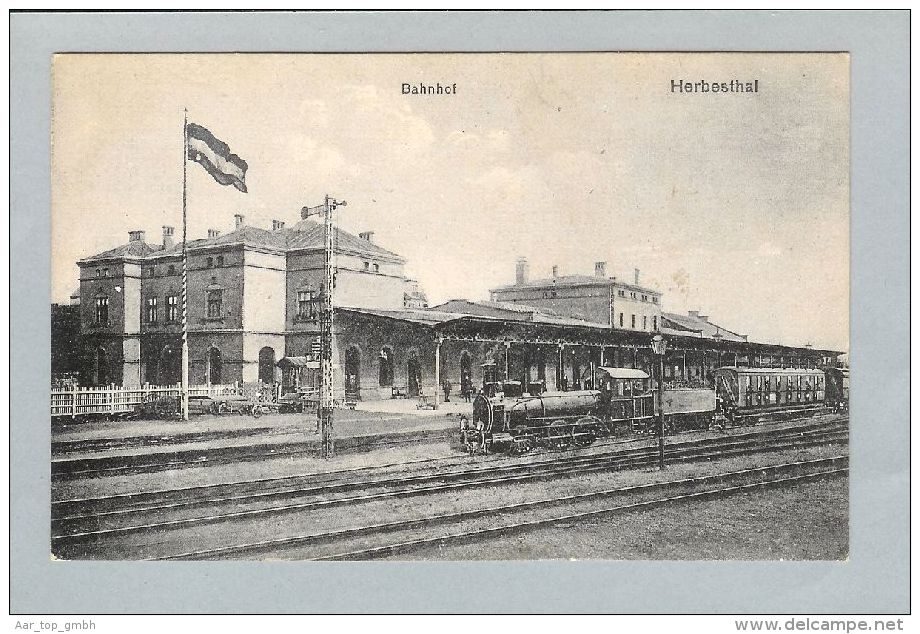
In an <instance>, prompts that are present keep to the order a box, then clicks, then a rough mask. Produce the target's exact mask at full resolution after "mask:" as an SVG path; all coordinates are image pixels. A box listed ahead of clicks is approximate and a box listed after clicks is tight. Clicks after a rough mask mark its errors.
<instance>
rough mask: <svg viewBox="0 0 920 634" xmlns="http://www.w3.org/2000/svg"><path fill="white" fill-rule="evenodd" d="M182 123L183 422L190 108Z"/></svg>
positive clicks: (184, 408) (184, 415) (185, 416)
mask: <svg viewBox="0 0 920 634" xmlns="http://www.w3.org/2000/svg"><path fill="white" fill-rule="evenodd" d="M184 110H185V116H184V119H183V123H182V420H188V252H187V249H186V245H187V243H188V240H187V237H188V223H187V220H186V215H187V214H186V208H187V199H188V194H187V192H188V177H187V172H188V108H185V109H184Z"/></svg>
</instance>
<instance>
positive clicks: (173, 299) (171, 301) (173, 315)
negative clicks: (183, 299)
mask: <svg viewBox="0 0 920 634" xmlns="http://www.w3.org/2000/svg"><path fill="white" fill-rule="evenodd" d="M166 321H167V322H175V321H179V296H178V295H167V296H166Z"/></svg>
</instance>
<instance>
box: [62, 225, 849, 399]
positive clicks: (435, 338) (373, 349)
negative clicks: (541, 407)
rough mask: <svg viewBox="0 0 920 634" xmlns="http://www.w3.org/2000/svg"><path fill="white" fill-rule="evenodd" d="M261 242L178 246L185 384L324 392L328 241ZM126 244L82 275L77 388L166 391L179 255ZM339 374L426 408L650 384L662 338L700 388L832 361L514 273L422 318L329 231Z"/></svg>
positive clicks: (320, 236) (388, 267)
mask: <svg viewBox="0 0 920 634" xmlns="http://www.w3.org/2000/svg"><path fill="white" fill-rule="evenodd" d="M272 224H273V226H272V228H271V229H262V228H257V227H252V226H249V225H247V224H246V223H245V219H244V218H243V216H237V217H236V220H235V226H234V229H233V230H232V231H230V232H228V233H226V234H221V233H220V232H219V231H218V230H216V229H212V230H209V231H208V236H207V237H206V238H202V239H197V240H191V241H189V243H188V329H189V371H190V374H189V379H190V382H191V383H192V384H193V385H202V384H208V383H210V384H225V383H232V382H236V381H239V382H244V383H246V382H248V383H254V382H262V383H267V384H278V383H280V384H281V385H282V388H283V389H284V390H290V389H294V388H296V387H303V386H305V385H306V386H312V385H316V384H317V382H318V379H319V377H318V371H317V368H318V362H317V358H316V356H315V353H316V351H317V349H318V345H317V344H318V338H319V311H320V306H321V301H322V296H323V293H324V292H325V289H324V288H323V260H324V258H323V249H324V243H325V235H324V234H325V229H324V226H323V225H321V224H319V223H316V222H313V221H311V220H307V219H301V220H300V221H299V222H297V223H296V224H294V225H292V226H290V227H286V226H285V223H284V222H282V221H280V220H276V221H274V222H273V223H272ZM173 233H174V232H173V229H172V227H163V235H162V240H161V241H159V242H158V243H156V244H151V243H148V242H147V241H146V237H145V232H143V231H133V232H131V233H130V234H129V240H128V241H127V242H126V243H125V244H122V245H120V246H118V247H115V248H113V249H111V250H108V251H105V252H103V253H99V254H96V255H93V256H90V257H87V258H84V259H82V260H80V261H79V262H78V265H79V268H80V290H79V297H78V301H75V302H74V303H75V304H77V303H78V305H79V308H78V309H77V310H79V315H80V320H79V321H80V339H79V341H80V359H81V364H82V372H81V374H82V377H81V382H82V383H83V384H86V385H105V384H111V383H115V384H122V385H140V384H145V383H150V384H160V385H167V384H175V383H177V382H178V381H179V380H180V375H181V320H182V314H181V310H182V306H181V289H182V278H181V274H182V270H181V269H182V263H181V253H182V250H181V244H177V243H176V242H175V241H174V237H173ZM335 249H336V263H337V273H336V287H335V305H336V311H335V319H334V332H335V335H336V342H335V343H336V345H335V348H334V359H333V362H334V367H335V376H336V386H335V387H336V392H337V394H338V395H339V397H340V398H349V399H361V400H374V399H389V398H393V397H402V396H408V397H411V396H416V395H419V394H428V395H431V394H433V392H434V391H435V390H437V389H439V387H440V386H442V385H443V383H444V381H445V380H449V381H450V382H451V384H452V386H453V390H454V392H455V393H468V392H471V391H474V390H476V389H477V388H478V387H480V386H481V385H482V383H483V381H484V380H485V379H486V378H489V379H496V380H502V379H517V380H520V381H521V382H522V383H523V384H524V385H527V386H529V385H531V384H538V385H539V386H540V389H550V390H552V389H576V388H583V387H589V386H591V382H592V380H593V379H592V377H593V376H594V372H593V369H594V368H595V367H598V366H618V367H632V368H640V369H645V370H647V371H650V372H651V370H652V368H653V364H654V363H655V362H656V359H655V357H654V356H653V354H652V352H651V348H650V342H651V338H652V337H653V336H654V335H656V334H661V335H663V336H665V338H666V339H667V341H668V352H667V355H666V358H665V380H666V381H671V382H675V383H681V382H683V383H687V384H695V383H706V382H707V381H709V380H710V378H711V375H712V372H713V371H714V370H715V369H716V368H718V367H721V366H723V365H738V366H785V367H791V366H794V367H820V366H821V365H823V364H827V363H830V362H832V361H833V360H834V359H835V357H836V356H837V355H838V354H839V353H838V352H836V351H829V350H815V349H812V348H809V347H791V346H782V345H775V344H764V343H756V342H750V341H748V338H747V337H746V336H744V335H741V334H738V333H737V332H734V331H732V330H729V329H727V328H724V327H722V326H720V325H717V324H715V323H712V321H711V320H710V319H709V318H708V317H707V316H705V315H700V314H699V312H696V311H691V312H690V313H688V314H687V315H678V314H674V313H667V312H663V311H662V310H661V293H660V292H658V291H656V290H654V289H651V288H648V287H645V286H642V285H641V284H640V283H639V281H640V280H639V273H638V271H636V272H635V275H634V277H633V280H632V281H631V282H625V281H622V280H618V279H617V278H615V277H608V276H607V275H606V271H605V266H606V265H605V264H604V263H603V262H598V263H597V264H596V265H595V271H594V275H565V276H563V275H559V274H558V269H556V268H555V267H554V270H553V272H552V275H551V276H550V277H548V278H544V279H537V280H531V279H530V278H529V270H528V265H527V262H526V260H519V261H518V263H517V270H516V274H515V282H514V284H510V285H508V286H502V287H499V288H494V289H491V291H490V300H489V301H471V300H467V299H455V300H451V301H448V302H445V303H443V304H440V305H437V306H430V307H429V306H428V301H427V298H426V296H425V293H424V291H423V290H422V289H421V288H420V287H419V285H418V283H417V282H416V281H415V280H412V279H410V278H408V277H407V276H406V274H405V270H404V266H405V263H406V261H405V259H404V258H403V257H401V256H400V255H398V254H396V253H394V252H392V251H389V250H387V249H385V248H384V247H382V246H381V245H379V244H377V243H376V242H375V241H374V235H373V233H372V232H364V233H361V234H359V235H357V236H355V235H352V234H350V233H348V232H346V231H343V230H341V229H337V230H336V236H335Z"/></svg>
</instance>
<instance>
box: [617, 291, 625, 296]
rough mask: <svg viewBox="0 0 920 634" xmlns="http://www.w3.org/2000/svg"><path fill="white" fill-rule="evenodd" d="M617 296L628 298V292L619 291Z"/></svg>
mask: <svg viewBox="0 0 920 634" xmlns="http://www.w3.org/2000/svg"><path fill="white" fill-rule="evenodd" d="M617 295H619V296H620V297H626V291H617Z"/></svg>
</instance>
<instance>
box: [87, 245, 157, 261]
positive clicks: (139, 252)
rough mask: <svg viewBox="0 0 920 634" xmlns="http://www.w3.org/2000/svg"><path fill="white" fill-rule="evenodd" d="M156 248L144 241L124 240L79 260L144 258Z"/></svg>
mask: <svg viewBox="0 0 920 634" xmlns="http://www.w3.org/2000/svg"><path fill="white" fill-rule="evenodd" d="M156 250H157V248H156V247H155V246H152V245H149V244H147V243H146V242H143V241H141V240H132V241H131V242H126V243H125V244H122V245H120V246H117V247H115V248H114V249H109V250H108V251H103V252H102V253H97V254H96V255H91V256H90V257H88V258H83V259H82V260H80V262H90V261H93V260H108V259H112V258H145V257H147V256H148V255H150V254H151V253H153V252H154V251H156Z"/></svg>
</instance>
